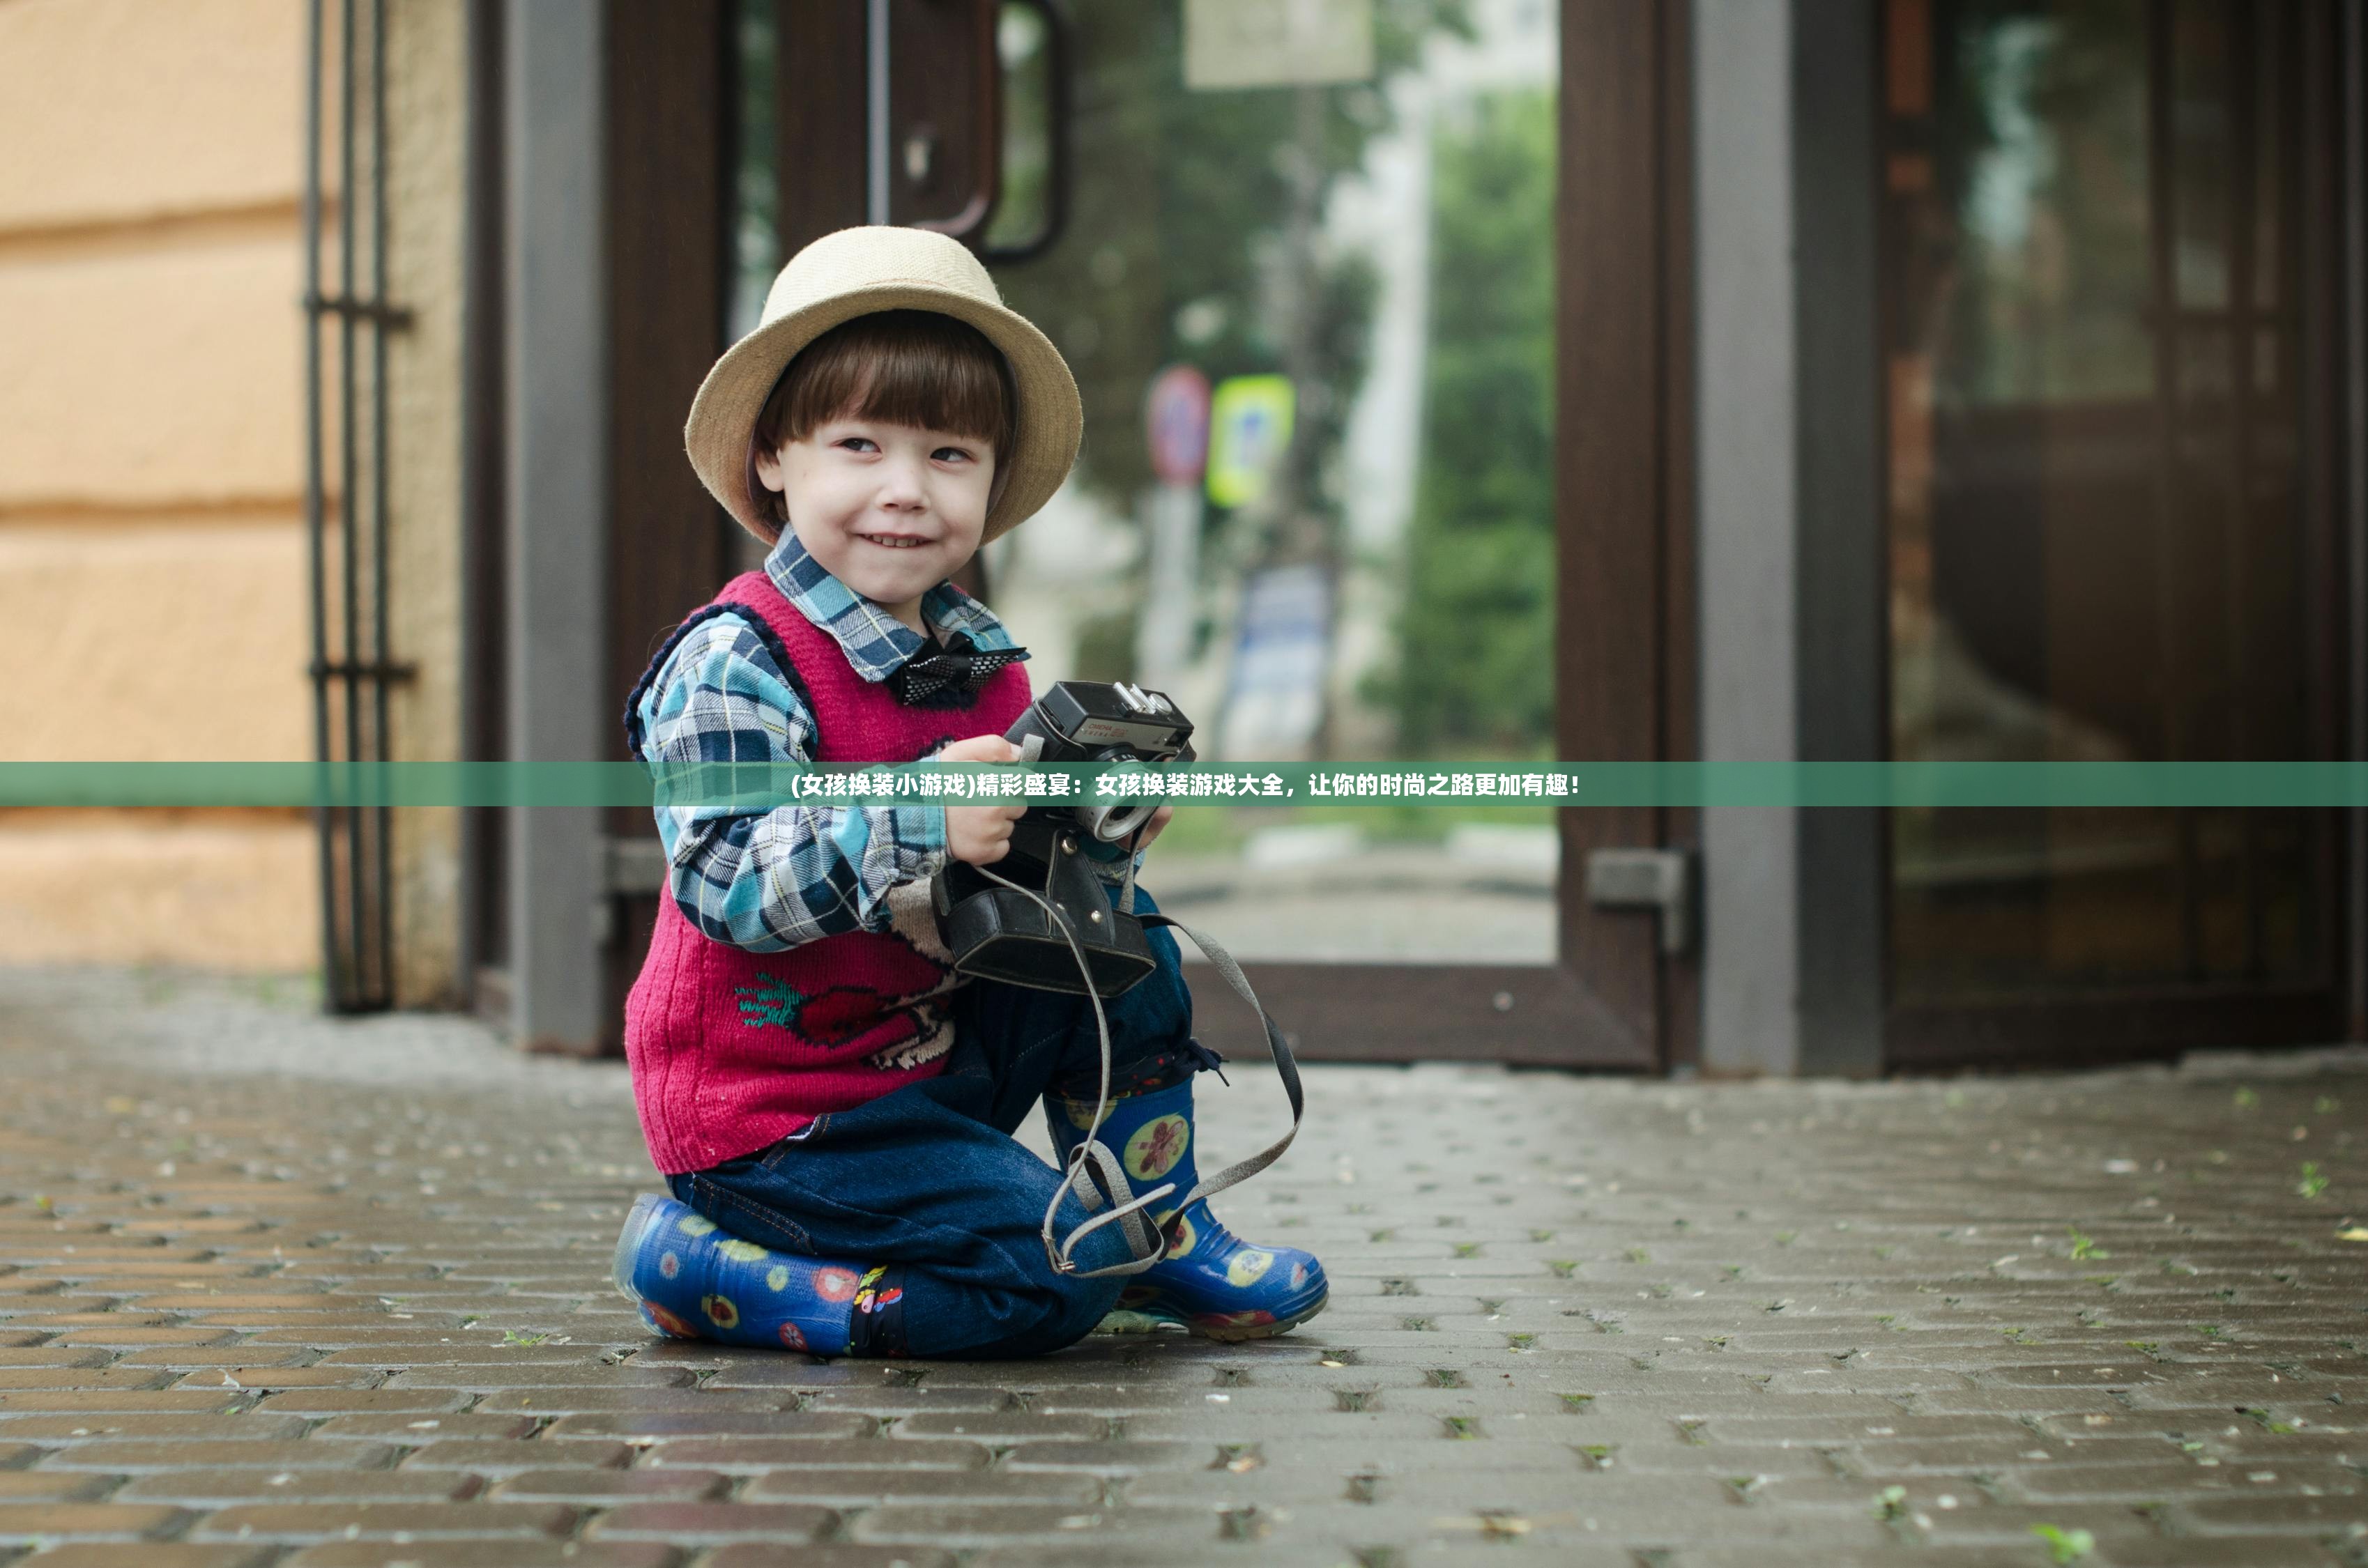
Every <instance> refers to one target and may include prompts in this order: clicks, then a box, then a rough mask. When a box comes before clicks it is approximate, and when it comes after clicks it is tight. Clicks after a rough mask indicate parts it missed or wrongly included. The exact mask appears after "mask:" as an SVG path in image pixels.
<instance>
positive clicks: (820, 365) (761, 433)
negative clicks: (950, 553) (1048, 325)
mask: <svg viewBox="0 0 2368 1568" xmlns="http://www.w3.org/2000/svg"><path fill="white" fill-rule="evenodd" d="M842 418H848V419H877V420H881V421H883V422H885V423H887V424H891V425H910V426H917V427H919V428H922V429H927V430H943V431H946V432H947V433H949V434H951V435H955V436H967V437H970V438H971V439H973V440H974V441H985V442H986V443H987V444H989V445H990V446H992V447H993V448H994V449H995V458H996V463H995V480H994V484H993V487H992V488H991V490H990V491H989V492H988V497H987V509H988V510H989V511H990V512H991V511H993V510H994V508H995V503H996V501H997V500H998V499H1000V498H1001V497H1002V494H1003V482H1004V479H1005V477H1006V475H1007V473H1008V469H1007V468H1006V466H1005V465H1006V462H1007V460H1008V458H1009V456H1010V453H1011V450H1012V447H1013V444H1014V441H1015V439H1016V434H1017V430H1018V426H1019V393H1018V392H1017V391H1016V390H1015V389H1014V387H1013V386H1012V384H1011V367H1010V366H1009V365H1008V364H1007V363H1006V362H1005V361H1004V358H1003V356H1002V355H1001V354H1000V353H999V352H997V351H996V347H995V345H993V344H992V343H989V342H988V341H987V340H986V335H985V333H982V332H980V331H979V330H978V329H977V328H976V327H974V326H972V325H971V324H969V323H967V322H960V321H956V320H955V319H954V318H953V317H951V316H945V315H939V314H938V313H937V312H935V311H877V312H873V313H872V314H871V315H864V316H857V317H856V318H855V319H854V320H852V321H847V322H841V323H840V324H838V325H837V326H835V327H832V328H831V329H830V330H829V331H828V332H825V333H824V334H823V335H821V336H819V337H817V338H815V339H814V341H813V342H812V343H809V344H807V345H806V346H805V347H803V348H802V349H800V350H799V351H798V354H797V357H796V358H793V359H791V361H790V363H789V368H788V369H784V370H783V371H782V372H781V379H780V381H776V382H774V383H773V390H772V392H771V393H770V394H769V395H768V396H767V398H766V399H765V406H764V409H763V411H762V412H760V413H759V414H758V415H757V426H756V428H755V429H754V430H753V431H751V432H750V434H749V437H748V494H750V495H753V496H755V497H756V498H757V504H758V505H759V506H763V507H764V508H765V510H766V511H767V513H768V515H769V517H770V520H771V522H772V523H773V525H774V537H775V538H777V539H778V538H779V537H780V528H782V527H783V526H784V525H786V524H787V523H788V521H789V513H788V510H787V508H786V505H785V503H784V501H783V499H782V496H781V494H780V492H779V491H777V490H768V489H767V488H765V485H764V483H762V482H761V481H760V480H759V479H758V478H757V454H758V453H760V452H778V451H780V449H781V448H782V447H783V446H784V445H786V444H787V443H789V442H791V441H796V440H803V438H804V437H806V436H808V435H809V434H811V433H812V432H813V431H814V428H815V427H816V426H820V425H824V424H826V423H828V422H829V421H831V420H833V419H842Z"/></svg>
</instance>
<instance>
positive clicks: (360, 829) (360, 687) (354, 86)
mask: <svg viewBox="0 0 2368 1568" xmlns="http://www.w3.org/2000/svg"><path fill="white" fill-rule="evenodd" d="M324 8H325V0H309V4H308V6H307V7H306V17H305V81H304V233H303V245H304V295H303V300H302V305H303V310H304V528H305V537H306V540H307V544H308V547H309V548H308V568H309V574H310V585H311V600H312V603H311V610H312V636H313V656H312V663H311V666H310V673H311V676H312V680H313V758H314V761H315V763H316V765H317V766H318V767H320V768H321V769H322V770H323V771H324V773H325V772H326V771H327V770H329V769H331V768H334V767H338V766H340V765H353V764H364V763H373V762H383V761H385V760H387V759H388V757H389V756H390V752H389V744H388V711H387V708H388V703H387V698H388V688H389V687H390V686H392V685H393V683H394V682H396V681H400V680H405V679H408V678H410V677H411V676H412V675H413V673H414V672H413V670H412V668H411V667H410V666H408V665H398V664H395V663H393V662H392V661H391V660H390V659H389V657H388V653H387V555H388V551H387V488H388V485H387V476H388V465H389V452H388V444H387V365H386V345H387V337H388V335H389V334H391V333H393V332H398V331H401V330H402V329H404V327H406V326H408V325H409V324H410V314H409V312H406V311H404V310H403V309H401V308H400V307H398V306H395V305H393V304H391V303H389V302H388V300H387V282H386V274H387V256H386V232H387V189H386V134H387V133H386V48H385V45H386V0H339V13H338V17H337V22H336V33H335V41H334V49H335V52H336V66H335V70H336V122H337V123H336V157H337V188H336V196H335V199H334V206H335V208H336V213H335V222H336V235H335V240H334V250H335V260H336V292H334V293H329V292H324V276H323V275H324V266H323V251H324V246H327V245H329V244H330V243H331V242H330V236H329V235H328V234H327V233H326V232H325V212H326V210H327V208H328V207H329V206H330V205H332V203H331V200H330V199H329V198H328V197H326V195H325V194H324V191H323V189H322V176H323V169H322V161H323V160H322V142H323V140H324V134H325V133H326V131H327V127H326V126H325V124H324V105H323V99H324V88H325V86H326V85H327V79H328V77H329V75H330V73H331V62H330V59H329V56H330V53H331V50H332V41H331V38H330V33H329V28H328V26H327V21H328V18H327V17H326V16H325V15H324ZM365 11H366V15H362V16H358V12H365ZM364 108H367V111H368V119H369V124H368V131H367V134H366V138H365V134H364V132H363V131H362V128H361V125H360V119H361V113H362V110H363V109H364ZM365 139H366V140H367V142H368V143H369V168H368V177H367V180H366V181H363V180H361V179H359V178H358V176H359V173H360V171H359V164H360V162H361V158H360V153H361V143H362V142H363V141H364V140H365ZM365 204H367V211H368V220H369V221H368V222H367V224H366V225H365V224H364V223H363V222H362V221H361V220H362V214H363V212H364V210H365ZM365 283H366V284H367V288H368V290H369V291H368V292H367V293H366V294H365V293H363V292H360V291H359V290H360V289H361V288H362V287H363V286H364V285H365ZM324 332H325V333H329V334H331V335H333V336H334V339H335V344H336V381H337V402H336V422H337V438H336V493H335V499H334V504H333V502H332V498H331V494H330V490H329V479H328V454H327V451H326V445H327V442H326V426H327V423H328V415H327V412H326V410H325V409H324V397H325V394H326V391H327V377H326V375H325V374H324V363H323V358H324V356H323V335H324ZM365 361H367V366H368V371H369V374H368V378H367V394H366V395H365V392H364V376H363V373H362V372H363V368H364V362H365ZM365 416H366V417H367V421H368V423H367V427H366V428H365V425H364V419H365ZM333 510H334V512H335V519H334V526H335V528H336V539H335V540H334V541H333V540H331V538H330V531H331V528H332V517H331V513H332V511H333ZM333 558H334V559H333ZM333 565H334V569H335V579H336V580H335V582H334V585H333V583H332V581H331V574H332V567H333ZM313 820H314V823H315V824H316V826H317V829H318V831H319V835H320V855H321V933H322V967H323V994H324V1000H325V1002H326V1005H327V1006H328V1007H329V1009H330V1010H331V1011H333V1012H340V1013H353V1012H368V1011H373V1010H377V1009H381V1008H385V1007H390V1006H393V1003H394V951H393V907H392V899H393V889H392V885H391V883H392V878H391V874H390V871H391V868H390V864H389V861H390V856H389V848H390V835H391V831H392V828H393V822H392V813H391V812H389V810H388V809H387V808H386V807H384V806H323V807H317V808H315V810H314V812H313Z"/></svg>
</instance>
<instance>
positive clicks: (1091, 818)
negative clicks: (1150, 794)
mask: <svg viewBox="0 0 2368 1568" xmlns="http://www.w3.org/2000/svg"><path fill="white" fill-rule="evenodd" d="M1158 809H1159V802H1158V801H1128V802H1126V803H1125V804H1124V805H1119V806H1081V807H1079V808H1078V809H1077V816H1078V818H1079V820H1080V821H1082V822H1083V823H1084V824H1085V825H1086V831H1087V832H1088V833H1090V834H1092V835H1094V836H1095V837H1096V838H1099V839H1100V840H1101V841H1102V842H1103V843H1104V844H1115V843H1117V842H1118V841H1119V840H1120V839H1121V838H1124V837H1125V836H1126V835H1128V834H1131V833H1133V831H1134V830H1135V829H1136V828H1139V827H1141V826H1142V825H1143V824H1144V823H1147V822H1149V821H1150V820H1151V813H1152V812H1156V811H1157V810H1158Z"/></svg>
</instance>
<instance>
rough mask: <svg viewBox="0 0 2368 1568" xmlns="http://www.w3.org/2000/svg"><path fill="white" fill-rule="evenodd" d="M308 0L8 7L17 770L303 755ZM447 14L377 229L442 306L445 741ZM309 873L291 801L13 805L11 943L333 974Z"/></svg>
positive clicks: (445, 860) (411, 596)
mask: <svg viewBox="0 0 2368 1568" xmlns="http://www.w3.org/2000/svg"><path fill="white" fill-rule="evenodd" d="M304 9H305V7H304V6H303V5H302V0H169V3H165V0H0V147H5V148H6V149H7V153H6V156H0V345H5V346H6V347H5V356H0V357H5V362H6V374H5V375H0V761H8V760H42V759H72V760H122V761H141V762H158V761H174V760H236V761H246V760H268V761H290V760H299V759H302V758H305V757H308V756H311V754H312V698H311V687H310V685H309V682H308V681H307V679H306V676H305V673H304V671H305V662H306V660H307V658H308V657H309V653H310V648H309V635H310V634H309V631H308V626H309V622H308V612H307V608H306V607H307V600H306V576H305V542H304V530H303V524H302V476H303V459H302V444H301V443H302V414H303V410H302V341H303V338H302V324H303V318H302V312H301V308H300V299H299V296H300V293H301V289H302V253H301V246H300V222H301V210H300V204H301V196H302V183H301V182H302V161H301V160H302V126H303V103H302V91H303V76H302V65H303V36H302V28H303V17H304ZM329 9H330V11H331V12H332V14H334V12H335V10H336V7H330V8H329ZM460 28H461V6H460V5H459V4H458V0H392V3H391V5H390V8H389V29H390V42H391V46H392V47H391V49H390V62H391V64H395V63H398V62H403V63H408V62H416V64H417V65H418V67H419V72H420V74H419V75H418V77H417V78H416V79H414V78H413V77H412V76H410V75H405V74H401V73H398V83H399V85H398V86H397V87H396V88H394V89H391V91H390V95H389V97H390V106H391V108H393V107H394V106H396V105H397V104H398V102H399V103H400V105H401V114H402V116H403V117H404V118H403V119H401V120H400V122H399V123H398V124H397V126H396V127H395V129H394V131H393V132H392V133H391V135H390V147H391V148H392V149H394V150H396V151H397V152H398V153H399V154H407V155H412V156H415V157H416V159H417V160H418V166H417V167H416V168H412V169H406V170H404V172H403V174H402V176H401V177H402V178H403V179H404V180H405V181H406V182H408V183H407V184H406V185H405V186H404V192H405V196H404V207H403V211H402V222H400V223H393V222H391V223H390V231H391V233H393V235H394V237H395V239H396V244H394V246H393V251H392V255H391V259H392V260H393V263H394V265H395V267H396V276H397V278H398V281H397V282H396V283H395V284H394V285H393V289H394V291H395V292H396V294H397V296H398V298H400V297H401V296H402V294H403V293H404V291H406V290H409V291H413V292H416V294H417V295H418V301H417V302H418V303H419V305H420V306H422V307H423V308H422V309H421V310H420V315H419V324H418V326H417V328H416V330H415V331H414V332H413V333H412V334H411V335H410V336H409V337H408V338H407V339H405V340H404V341H402V342H401V343H399V345H398V347H397V348H396V350H395V352H394V353H393V355H392V356H391V360H392V369H393V375H394V389H395V390H394V394H393V396H394V410H395V413H396V430H395V435H394V437H393V446H394V450H395V453H396V457H397V467H396V469H395V471H394V472H395V475H396V483H395V485H394V502H393V508H392V510H393V516H394V517H396V518H397V519H398V524H399V527H398V532H397V534H396V545H395V550H396V563H395V567H394V573H393V578H392V585H393V590H394V592H395V597H396V604H397V624H396V627H395V629H394V635H393V641H394V644H395V646H394V654H395V656H396V657H397V658H398V659H410V660H413V661H415V662H416V663H418V664H419V665H421V666H422V669H423V672H424V674H423V679H422V680H421V682H420V683H419V685H418V687H416V689H414V690H412V691H410V692H406V693H404V694H402V695H401V696H400V697H399V698H398V701H397V714H398V718H397V744H398V746H399V748H400V753H399V754H400V755H406V756H453V755H455V752H454V750H453V744H454V736H453V733H452V729H453V726H452V722H451V719H450V713H451V710H452V709H453V706H454V703H453V698H452V681H453V678H454V667H455V665H456V663H457V659H456V657H455V654H456V652H457V633H456V631H455V630H454V628H455V625H456V617H455V615H454V613H453V609H452V608H451V607H452V601H453V599H454V597H455V588H456V582H455V579H454V573H453V570H452V566H453V562H455V561H456V560H457V552H456V549H455V546H454V541H455V540H457V531H456V529H455V527H454V523H453V518H454V517H455V516H456V515H457V496H458V473H457V469H458V463H457V455H456V454H457V444H458V437H457V434H456V432H455V431H454V429H453V428H452V420H451V409H452V408H453V407H454V406H456V405H457V402H458V374H457V364H458V349H457V343H458V298H459V285H458V279H459V265H460V263H459V245H458V238H457V234H458V230H457V223H458V212H459V209H460V195H459V193H460V189H461V184H460V178H459V149H460V138H461V112H460V98H459V87H458V84H459V81H460V79H461V59H460V51H459V33H460ZM447 121H449V124H447V123H446V122H447ZM397 162H398V164H400V163H401V156H400V155H399V156H398V159H397ZM431 191H432V193H433V199H430V196H431ZM406 302H408V301H406ZM333 427H334V426H333ZM414 524H416V525H417V526H418V528H419V532H418V533H417V535H416V536H415V535H414V534H412V533H411V532H409V531H408V530H409V528H411V527H412V526H413V525H414ZM444 814H445V815H446V816H449V815H450V813H444ZM414 817H417V818H419V819H421V820H417V821H415V820H412V819H413V818H414ZM398 831H399V834H400V835H401V850H400V852H401V853H402V855H403V857H404V867H403V869H402V871H401V873H400V874H399V877H398V894H399V900H400V904H399V907H400V911H401V913H400V915H399V920H400V921H401V923H402V925H403V927H404V932H405V934H406V936H409V935H410V934H412V933H414V932H416V933H419V934H422V935H423V936H424V937H427V941H426V943H425V945H424V946H423V945H422V944H421V943H419V942H415V941H410V940H406V941H404V943H403V944H402V947H403V949H404V955H405V956H404V965H403V990H404V994H405V996H406V998H407V999H412V1000H438V999H441V998H442V997H444V996H445V995H448V994H450V989H451V988H450V941H449V937H443V938H440V941H441V945H440V947H439V945H438V940H439V938H438V933H439V931H449V929H450V926H451V924H452V922H451V920H450V916H449V906H450V886H451V884H452V882H453V881H454V878H453V877H452V875H451V871H450V859H451V855H450V840H451V837H452V834H451V829H450V824H449V823H438V822H436V821H435V820H433V816H432V814H431V813H409V814H407V815H406V818H405V820H404V822H403V823H402V824H400V825H399V830H398ZM316 867H317V862H316V858H315V852H314V849H313V833H312V827H311V825H310V823H309V821H308V820H306V819H305V818H304V817H302V816H301V815H298V814H294V813H270V812H203V813H188V812H183V813H161V812H144V813H143V812H117V813H108V812H73V813H70V814H68V813H62V812H27V811H18V812H5V813H0V963H6V962H28V961H40V962H51V961H131V962H149V963H167V964H192V965H202V966H206V967H213V968H224V969H233V970H250V971H310V970H316V969H317V967H318V965H319V961H320V951H319V935H318V920H319V915H318V891H317V883H316V881H315V878H316V876H317V869H316ZM439 905H440V908H439ZM439 953H440V954H441V955H442V956H441V957H439V956H438V954H439Z"/></svg>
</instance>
